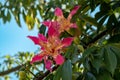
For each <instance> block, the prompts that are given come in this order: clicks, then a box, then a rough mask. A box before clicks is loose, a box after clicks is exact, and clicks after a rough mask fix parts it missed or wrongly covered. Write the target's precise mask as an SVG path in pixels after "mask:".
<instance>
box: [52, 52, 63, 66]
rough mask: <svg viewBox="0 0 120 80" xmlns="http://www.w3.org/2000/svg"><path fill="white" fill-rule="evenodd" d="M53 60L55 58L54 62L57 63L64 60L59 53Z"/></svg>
mask: <svg viewBox="0 0 120 80" xmlns="http://www.w3.org/2000/svg"><path fill="white" fill-rule="evenodd" d="M54 60H55V62H56V64H58V65H62V64H63V63H64V61H65V59H64V57H63V56H62V55H60V54H58V55H57V56H56V58H54Z"/></svg>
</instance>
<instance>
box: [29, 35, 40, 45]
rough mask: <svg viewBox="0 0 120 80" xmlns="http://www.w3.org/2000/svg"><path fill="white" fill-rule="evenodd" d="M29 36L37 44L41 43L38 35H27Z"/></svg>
mask: <svg viewBox="0 0 120 80" xmlns="http://www.w3.org/2000/svg"><path fill="white" fill-rule="evenodd" d="M27 37H28V38H30V39H31V40H32V41H33V42H34V43H35V44H36V45H39V39H38V37H34V36H27Z"/></svg>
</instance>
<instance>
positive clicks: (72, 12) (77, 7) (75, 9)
mask: <svg viewBox="0 0 120 80" xmlns="http://www.w3.org/2000/svg"><path fill="white" fill-rule="evenodd" d="M79 8H80V6H75V7H74V8H73V10H72V11H71V12H70V14H71V16H73V15H74V14H75V13H76V12H77V11H78V9H79Z"/></svg>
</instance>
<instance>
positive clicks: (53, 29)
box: [48, 26, 59, 36]
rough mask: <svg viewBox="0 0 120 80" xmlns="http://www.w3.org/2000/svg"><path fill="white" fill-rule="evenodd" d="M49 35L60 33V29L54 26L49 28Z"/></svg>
mask: <svg viewBox="0 0 120 80" xmlns="http://www.w3.org/2000/svg"><path fill="white" fill-rule="evenodd" d="M48 35H49V36H56V35H59V34H58V31H57V30H56V29H55V28H54V27H52V26H51V27H49V28H48Z"/></svg>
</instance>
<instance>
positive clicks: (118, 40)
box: [108, 34, 120, 43]
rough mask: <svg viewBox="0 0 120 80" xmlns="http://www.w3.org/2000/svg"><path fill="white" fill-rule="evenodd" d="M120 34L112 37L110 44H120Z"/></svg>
mask: <svg viewBox="0 0 120 80" xmlns="http://www.w3.org/2000/svg"><path fill="white" fill-rule="evenodd" d="M119 37H120V34H116V35H114V36H111V37H110V39H109V40H108V43H119V42H120V38H119Z"/></svg>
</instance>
